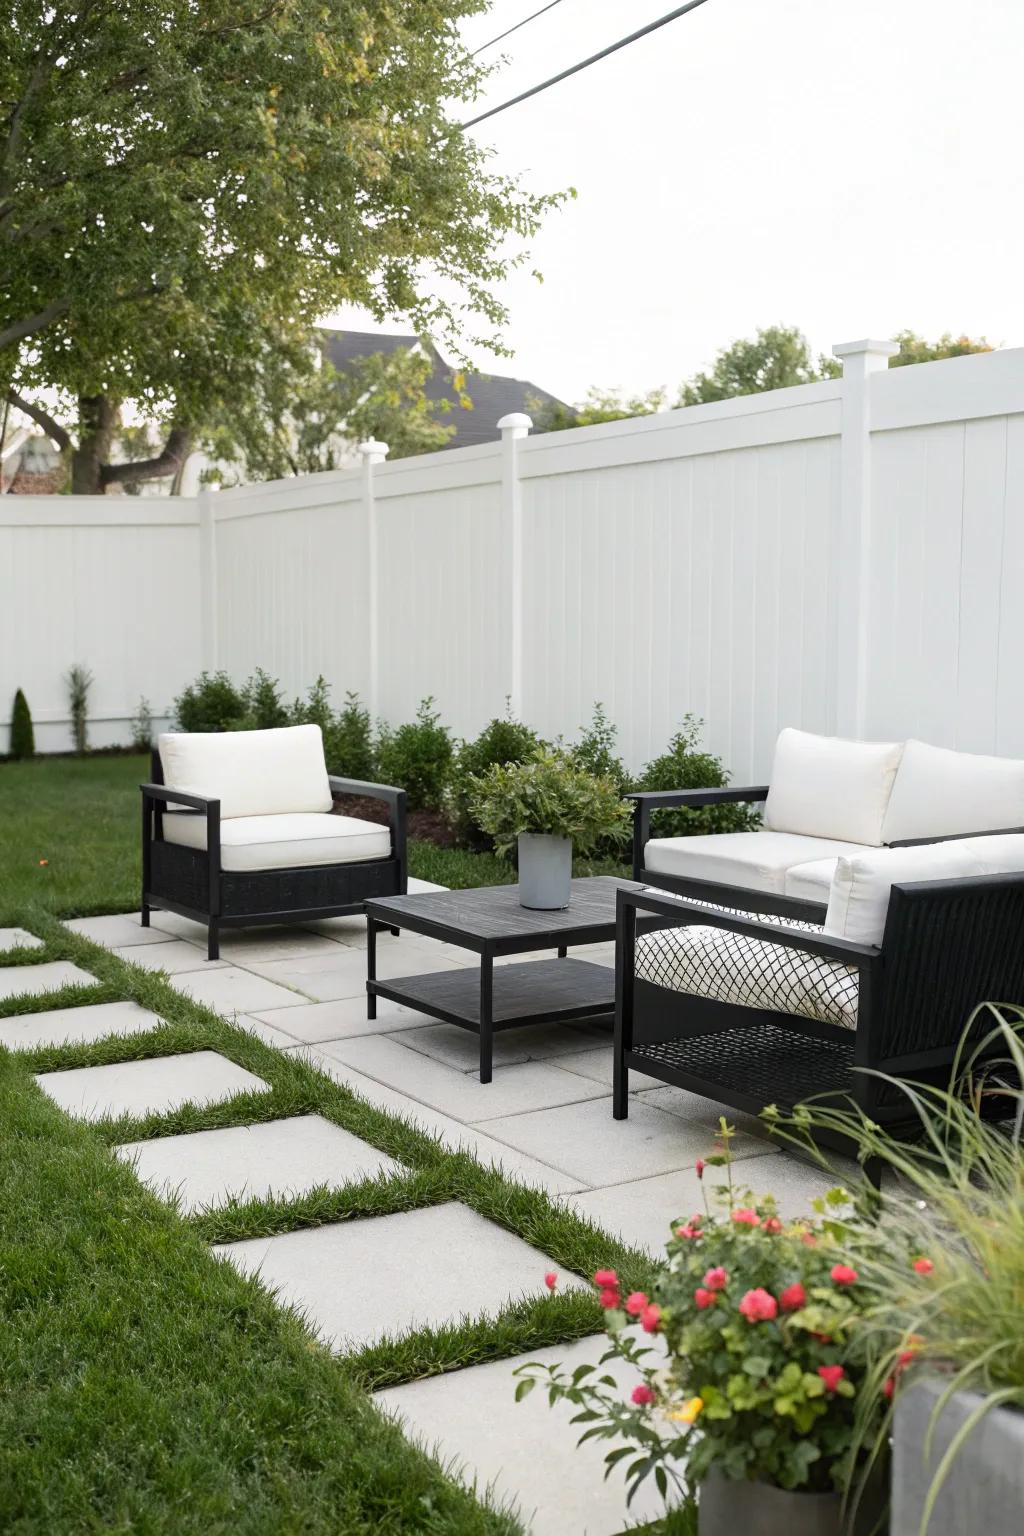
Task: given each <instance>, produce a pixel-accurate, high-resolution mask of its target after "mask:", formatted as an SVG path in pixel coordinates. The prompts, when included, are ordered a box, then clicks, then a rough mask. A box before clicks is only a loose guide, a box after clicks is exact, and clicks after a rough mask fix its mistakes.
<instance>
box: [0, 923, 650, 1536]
mask: <svg viewBox="0 0 1024 1536" xmlns="http://www.w3.org/2000/svg"><path fill="white" fill-rule="evenodd" d="M18 920H19V924H20V926H22V927H25V928H29V929H30V930H32V931H35V932H37V933H38V934H39V935H40V936H41V937H42V938H43V939H44V940H45V948H43V949H40V950H32V951H28V952H26V951H20V952H17V953H18V960H19V961H20V960H21V956H22V955H25V956H26V957H27V955H29V954H30V955H31V960H32V963H40V962H42V961H46V960H56V959H66V960H72V961H74V962H76V963H77V964H79V965H80V966H82V968H83V969H86V970H88V971H90V972H91V973H92V974H94V975H96V976H97V978H98V979H99V981H100V983H101V985H100V986H99V987H84V986H74V987H68V988H65V989H63V990H61V991H59V992H52V993H48V994H45V995H44V996H42V997H40V996H22V997H15V998H8V999H4V1000H3V1001H2V1002H0V1016H6V1017H11V1016H17V1015H22V1014H30V1013H35V1012H39V1011H42V1010H48V1009H55V1008H61V1007H67V1006H78V1005H81V1004H84V1003H92V1002H109V1001H120V1000H130V1001H134V1002H136V1003H138V1004H139V1005H140V1006H142V1007H144V1008H147V1009H149V1010H150V1011H152V1012H153V1013H155V1014H158V1015H159V1016H160V1018H161V1019H162V1020H163V1021H164V1022H163V1023H162V1024H161V1025H160V1026H159V1027H158V1028H155V1029H153V1030H151V1031H148V1032H147V1033H145V1034H141V1035H126V1036H108V1037H107V1038H105V1039H103V1040H101V1041H98V1042H96V1043H94V1044H85V1045H77V1044H76V1045H68V1046H63V1047H60V1048H53V1047H42V1048H38V1049H34V1050H19V1051H17V1052H13V1053H12V1052H8V1051H5V1050H0V1103H2V1105H3V1109H2V1124H3V1127H4V1139H5V1143H6V1144H7V1145H9V1146H10V1147H11V1148H12V1155H11V1156H10V1157H9V1158H8V1159H5V1162H6V1168H5V1171H4V1173H3V1178H2V1186H0V1231H2V1233H3V1237H2V1239H0V1244H2V1247H3V1248H4V1249H5V1250H6V1254H5V1258H4V1263H3V1271H2V1275H0V1295H2V1296H3V1305H4V1310H5V1313H6V1318H7V1321H6V1327H5V1329H4V1336H3V1340H2V1343H0V1360H3V1362H4V1364H3V1378H4V1379H3V1382H0V1467H2V1468H3V1473H2V1475H0V1528H2V1529H4V1530H5V1531H6V1530H10V1531H12V1532H21V1531H24V1532H29V1531H31V1532H34V1531H36V1530H43V1529H46V1530H47V1531H58V1530H70V1529H72V1528H74V1529H79V1528H80V1529H82V1530H84V1531H92V1530H97V1531H98V1530H103V1531H118V1532H120V1531H125V1532H128V1531H132V1532H135V1531H161V1532H163V1531H174V1532H178V1531H181V1532H186V1533H187V1532H191V1531H193V1530H195V1531H199V1530H202V1531H204V1532H207V1531H211V1530H225V1531H226V1530H229V1529H230V1530H231V1531H232V1532H243V1533H248V1532H260V1533H263V1532H267V1533H270V1532H275V1533H276V1532H280V1531H292V1530H294V1531H299V1530H301V1531H302V1532H304V1533H305V1532H310V1533H319V1532H320V1531H325V1532H326V1531H328V1530H330V1531H331V1532H334V1533H338V1532H344V1533H347V1532H349V1531H357V1530H359V1531H364V1530H370V1529H372V1530H374V1531H381V1532H388V1531H405V1530H416V1531H425V1532H435V1531H436V1532H447V1531H458V1532H463V1531H464V1532H467V1533H472V1532H477V1531H480V1532H488V1533H491V1532H495V1533H497V1532H502V1533H505V1532H509V1533H511V1532H513V1531H517V1530H519V1529H520V1527H519V1525H518V1523H517V1522H516V1521H515V1520H514V1519H513V1518H512V1517H511V1516H510V1515H509V1514H508V1513H507V1512H503V1511H499V1510H494V1509H492V1508H489V1507H486V1506H484V1505H478V1504H477V1503H475V1501H473V1500H471V1499H470V1498H469V1496H468V1495H466V1494H465V1493H463V1492H462V1490H461V1489H459V1488H457V1487H455V1486H454V1485H453V1484H452V1483H450V1482H449V1481H448V1480H447V1479H445V1478H444V1477H443V1476H442V1475H441V1473H440V1472H438V1470H437V1469H436V1467H435V1466H434V1464H433V1463H432V1462H430V1461H429V1460H428V1459H427V1458H425V1457H424V1456H422V1455H421V1454H420V1453H419V1452H418V1451H416V1450H415V1449H414V1448H413V1447H411V1446H409V1445H408V1444H407V1443H406V1442H405V1441H404V1440H403V1439H402V1437H401V1436H400V1435H399V1434H398V1432H397V1431H396V1430H395V1429H394V1428H393V1427H392V1426H390V1425H389V1424H387V1423H385V1422H384V1421H383V1420H382V1419H381V1418H380V1417H379V1416H378V1415H376V1414H375V1413H374V1412H373V1410H372V1408H371V1406H370V1404H369V1402H368V1400H367V1398H366V1395H365V1394H366V1392H367V1391H369V1390H377V1389H380V1388H382V1387H385V1386H395V1385H398V1384H400V1383H402V1382H407V1381H413V1380H418V1379H421V1378H423V1377H426V1376H431V1375H436V1374H438V1373H440V1372H444V1371H450V1370H455V1369H459V1368H462V1367H465V1366H470V1365H474V1364H479V1363H482V1362H484V1361H489V1360H499V1359H505V1358H509V1357H512V1356H515V1355H520V1354H524V1353H529V1352H531V1351H534V1350H539V1349H542V1348H546V1347H548V1346H550V1345H554V1344H558V1343H568V1342H569V1341H571V1340H574V1339H578V1338H581V1337H584V1336H586V1335H589V1334H593V1333H596V1332H597V1331H599V1329H600V1326H601V1313H600V1309H599V1308H598V1305H597V1302H596V1300H595V1298H594V1296H593V1294H592V1292H590V1291H589V1290H588V1291H581V1292H573V1291H571V1290H567V1291H565V1292H563V1293H561V1294H559V1295H557V1296H554V1297H539V1298H527V1299H524V1300H522V1301H519V1302H515V1303H513V1304H510V1305H509V1306H507V1307H505V1308H503V1309H502V1310H501V1311H500V1312H498V1313H496V1314H494V1315H493V1316H477V1317H474V1318H467V1319H463V1320H461V1321H459V1322H458V1323H453V1324H451V1325H449V1326H446V1327H443V1328H425V1329H419V1330H416V1331H414V1332H412V1333H409V1334H407V1335H404V1336H401V1337H395V1338H392V1337H386V1338H383V1339H382V1340H381V1341H379V1342H378V1343H375V1344H373V1345H371V1346H369V1347H367V1348H364V1349H363V1350H361V1351H359V1352H358V1353H356V1354H353V1355H350V1356H347V1357H339V1356H335V1355H332V1354H331V1353H330V1352H329V1351H328V1350H327V1349H326V1348H325V1347H324V1346H323V1345H321V1344H320V1343H319V1342H317V1341H316V1340H315V1338H314V1337H313V1336H312V1335H311V1334H310V1332H309V1330H308V1329H307V1328H306V1327H305V1325H304V1324H303V1323H302V1321H301V1319H300V1318H299V1317H298V1315H297V1314H296V1313H294V1312H291V1311H289V1309H287V1308H282V1307H280V1306H278V1305H277V1304H276V1303H275V1302H273V1301H272V1300H271V1298H270V1297H269V1295H268V1293H267V1291H266V1290H265V1289H264V1288H263V1286H262V1285H261V1284H260V1282H259V1281H258V1280H256V1279H247V1278H243V1277H242V1276H241V1275H239V1274H237V1273H236V1272H235V1271H234V1270H233V1269H232V1268H231V1267H230V1266H228V1265H227V1264H223V1263H218V1262H217V1261H216V1260H215V1259H214V1258H213V1256H212V1255H211V1254H210V1253H209V1250H208V1246H207V1245H208V1244H210V1243H214V1242H217V1243H221V1242H235V1241H239V1240H242V1239H245V1238H251V1237H261V1236H268V1235H273V1234H278V1233H283V1232H289V1231H296V1230H298V1229H300V1228H304V1227H305V1228H309V1227H316V1226H322V1225H325V1224H327V1223H333V1222H338V1221H355V1220H362V1219H366V1218H370V1217H374V1216H382V1215H388V1214H392V1213H394V1212H398V1211H407V1210H413V1209H420V1208H423V1207H426V1206H431V1205H436V1204H440V1203H442V1202H444V1201H453V1200H454V1201H460V1202H462V1203H463V1204H465V1205H467V1206H469V1207H471V1208H472V1209H473V1210H475V1211H477V1212H478V1213H479V1214H480V1215H482V1216H484V1217H486V1218H487V1219H488V1220H490V1221H493V1222H496V1223H497V1224H498V1225H500V1226H502V1227H505V1228H506V1229H507V1230H508V1231H510V1232H513V1233H515V1234H516V1235H517V1236H519V1237H521V1238H522V1239H523V1240H524V1241H526V1242H528V1243H529V1244H531V1245H532V1246H533V1247H535V1248H537V1249H538V1250H541V1251H542V1252H544V1253H546V1254H548V1255H550V1257H551V1259H552V1260H553V1261H554V1262H555V1263H556V1264H557V1265H558V1266H559V1267H560V1268H562V1269H564V1270H568V1271H573V1272H574V1273H576V1274H578V1275H582V1276H589V1275H590V1274H592V1273H593V1271H594V1270H595V1269H596V1268H599V1267H601V1266H602V1265H606V1264H612V1265H614V1266H615V1267H616V1268H617V1269H618V1270H619V1272H620V1274H621V1276H622V1279H623V1283H624V1284H625V1285H626V1286H627V1287H629V1288H640V1287H642V1286H643V1285H645V1284H646V1283H647V1281H648V1279H649V1276H650V1268H651V1264H650V1260H649V1259H648V1258H647V1256H646V1255H643V1254H641V1253H639V1252H637V1251H636V1250H632V1249H629V1248H626V1247H624V1246H623V1245H622V1244H620V1243H618V1242H616V1241H613V1240H612V1239H611V1238H609V1237H607V1236H606V1235H605V1234H603V1233H601V1232H600V1230H599V1229H597V1228H596V1227H594V1226H593V1225H592V1224H591V1223H589V1222H588V1221H586V1220H584V1219H582V1218H580V1217H579V1216H577V1215H575V1214H574V1213H572V1212H571V1211H569V1210H568V1209H566V1208H564V1207H562V1206H561V1205H559V1204H558V1203H557V1202H555V1201H553V1200H552V1199H550V1198H549V1197H548V1196H547V1195H546V1194H545V1193H544V1192H543V1191H540V1190H536V1189H532V1188H527V1187H525V1186H524V1185H521V1184H519V1183H517V1182H516V1181H515V1180H514V1179H511V1178H509V1177H507V1176H505V1175H504V1174H502V1173H500V1172H499V1171H497V1170H496V1169H494V1168H490V1167H485V1166H483V1165H482V1164H481V1163H479V1162H478V1161H477V1160H476V1159H475V1158H474V1157H473V1156H471V1155H470V1154H469V1153H465V1152H450V1151H448V1150H447V1149H446V1148H444V1147H443V1146H442V1145H441V1144H440V1143H439V1141H438V1140H437V1139H435V1138H434V1137H433V1136H432V1135H430V1134H428V1133H427V1132H425V1131H422V1130H419V1129H418V1128H416V1127H415V1126H414V1125H412V1124H410V1123H409V1122H407V1121H405V1120H403V1119H402V1118H401V1117H399V1116H396V1115H392V1114H389V1113H386V1112H384V1111H382V1110H378V1109H376V1108H374V1107H373V1106H372V1105H370V1104H367V1103H366V1102H364V1101H362V1100H360V1099H359V1098H358V1097H357V1096H356V1095H355V1094H353V1093H352V1092H351V1091H350V1090H349V1089H347V1088H345V1087H343V1086H342V1085H340V1084H338V1083H336V1082H334V1081H333V1079H331V1078H329V1077H328V1076H326V1075H325V1074H324V1073H322V1072H320V1071H319V1070H318V1069H317V1068H316V1067H314V1066H312V1065H311V1064H310V1063H309V1062H307V1061H305V1060H303V1059H301V1057H300V1056H299V1055H298V1054H297V1053H291V1054H289V1055H284V1054H283V1053H282V1052H280V1051H279V1050H277V1049H276V1048H275V1047H273V1046H270V1045H267V1044H265V1043H264V1042H263V1041H262V1040H260V1039H258V1038H257V1037H256V1036H254V1035H251V1034H248V1033H247V1032H245V1031H244V1030H243V1029H241V1028H236V1027H235V1026H233V1025H232V1024H230V1023H228V1022H227V1021H226V1020H224V1019H222V1018H221V1017H220V1016H219V1015H218V1014H216V1013H214V1012H212V1011H211V1010H210V1009H208V1008H206V1007H204V1006H203V1005H201V1004H199V1003H196V1002H194V1001H193V1000H192V999H191V998H188V997H185V996H183V995H182V994H181V993H179V992H177V991H175V990H174V989H173V988H172V987H170V986H169V985H168V984H167V982H166V981H165V980H164V979H163V978H162V977H161V976H160V975H158V974H154V973H153V972H151V971H148V970H144V969H142V968H141V967H138V966H133V965H128V964H126V963H125V962H123V961H121V960H119V959H118V958H117V957H116V956H115V955H112V954H110V953H109V952H108V951H106V950H105V949H102V948H101V947H100V946H98V945H95V944H92V943H91V942H89V941H88V940H86V939H84V938H82V937H81V936H79V935H77V934H75V933H72V932H70V931H69V930H67V929H65V928H63V927H62V926H61V925H60V924H59V923H57V922H56V921H54V920H53V919H51V918H49V917H46V916H43V915H41V914H40V913H39V912H38V911H36V912H29V913H22V914H20V915H19V919H18ZM2 958H3V960H7V959H8V958H9V957H8V956H4V957H2ZM195 1050H215V1051H218V1052H219V1053H220V1054H221V1055H223V1056H225V1057H227V1058H228V1059H229V1060H231V1061H233V1062H235V1063H236V1064H237V1065H239V1066H241V1067H244V1068H246V1069H248V1070H249V1071H250V1072H253V1073H255V1074H257V1075H258V1076H259V1077H261V1078H262V1079H263V1080H264V1081H266V1082H267V1083H268V1084H269V1091H267V1092H250V1093H243V1094H237V1095H235V1096H234V1097H233V1098H231V1099H228V1100H226V1101H224V1102H222V1103H219V1104H214V1105H210V1106H207V1107H203V1108H199V1107H196V1106H194V1105H185V1106H182V1107H180V1108H178V1109H176V1110H174V1111H173V1112H171V1113H169V1114H162V1115H161V1114H158V1115H148V1116H146V1117H144V1118H141V1119H140V1118H132V1117H128V1116H125V1117H122V1118H120V1119H117V1120H103V1121H97V1122H93V1123H88V1124H82V1123H76V1122H72V1121H71V1120H69V1119H68V1118H67V1117H66V1116H65V1115H64V1114H63V1113H62V1112H61V1111H59V1110H58V1109H57V1108H56V1106H53V1105H51V1104H50V1103H49V1101H47V1100H46V1098H45V1096H44V1095H43V1094H42V1092H41V1090H40V1089H39V1088H38V1087H37V1085H36V1084H35V1083H34V1082H33V1081H32V1077H31V1074H32V1073H34V1072H46V1071H56V1070H61V1069H64V1068H70V1067H83V1066H96V1065H105V1064H108V1063H112V1062H123V1061H136V1060H142V1059H144V1058H147V1057H152V1056H166V1055H173V1054H177V1053H180V1052H186V1051H195ZM300 1114H319V1115H322V1116H323V1117H324V1118H325V1119H328V1120H331V1121H333V1122H334V1123H335V1124H337V1125H340V1126H342V1127H343V1128H344V1129H345V1130H347V1131H349V1132H351V1133H352V1134H353V1135H355V1136H358V1137H360V1138H361V1139H362V1140H363V1141H366V1142H368V1143H369V1144H370V1145H372V1146H374V1147H377V1148H378V1149H379V1150H380V1151H382V1152H384V1153H386V1154H387V1155H389V1156H390V1157H392V1158H394V1159H395V1160H396V1161H398V1162H400V1163H401V1164H402V1165H403V1167H404V1168H405V1169H407V1170H408V1171H407V1172H405V1173H399V1174H393V1175H391V1176H380V1177H377V1178H368V1179H364V1180H362V1181H358V1182H355V1183H353V1184H351V1185H349V1186H347V1187H345V1188H343V1189H340V1190H334V1189H327V1188H323V1189H317V1190H313V1191H311V1192H309V1193H307V1194H305V1195H301V1196H298V1197H296V1198H295V1199H290V1200H259V1199H258V1200H253V1201H250V1202H248V1203H245V1204H239V1205H234V1206H230V1207H228V1208H226V1209H223V1210H215V1211H209V1212H201V1213H198V1214H195V1215H191V1216H183V1215H181V1214H180V1213H178V1212H177V1211H176V1210H175V1209H174V1208H173V1207H172V1206H170V1205H167V1204H166V1203H164V1202H162V1201H160V1200H159V1199H157V1197H156V1196H155V1195H153V1194H152V1193H150V1192H149V1191H148V1190H147V1189H145V1188H144V1187H143V1186H142V1185H141V1184H140V1183H139V1182H138V1180H137V1179H136V1177H135V1175H134V1173H133V1171H132V1170H131V1169H130V1167H128V1165H126V1164H123V1163H121V1162H119V1161H118V1160H117V1159H114V1158H112V1157H110V1155H109V1150H108V1149H109V1148H110V1147H111V1146H113V1145H115V1144H117V1143H120V1142H125V1141H139V1140H146V1139H150V1138H154V1137H160V1136H168V1135H176V1134H181V1133H183V1132H188V1131H199V1130H210V1129H215V1128H219V1127H223V1126H232V1125H247V1124H253V1123H255V1122H258V1121H265V1120H272V1119H283V1118H287V1117H290V1116H294V1115H300ZM538 1267H539V1256H538ZM509 1390H510V1393H511V1391H512V1382H511V1378H510V1384H509ZM5 1516H6V1518H5Z"/></svg>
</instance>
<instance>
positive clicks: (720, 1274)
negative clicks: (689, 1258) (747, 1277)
mask: <svg viewBox="0 0 1024 1536" xmlns="http://www.w3.org/2000/svg"><path fill="white" fill-rule="evenodd" d="M704 1284H705V1285H706V1286H707V1288H708V1290H709V1291H724V1290H725V1288H726V1286H727V1285H728V1284H729V1276H728V1274H727V1273H726V1271H725V1270H724V1269H723V1268H722V1266H721V1264H719V1265H718V1267H717V1269H709V1270H708V1272H707V1274H706V1275H705V1276H704Z"/></svg>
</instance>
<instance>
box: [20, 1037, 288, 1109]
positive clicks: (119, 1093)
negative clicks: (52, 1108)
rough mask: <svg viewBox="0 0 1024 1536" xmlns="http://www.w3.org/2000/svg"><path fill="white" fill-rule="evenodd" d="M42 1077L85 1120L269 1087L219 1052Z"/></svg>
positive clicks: (59, 1100)
mask: <svg viewBox="0 0 1024 1536" xmlns="http://www.w3.org/2000/svg"><path fill="white" fill-rule="evenodd" d="M36 1082H37V1083H38V1084H39V1086H40V1088H42V1090H43V1092H44V1093H46V1094H48V1095H49V1096H50V1098H51V1099H53V1101H54V1103H55V1104H58V1105H59V1106H60V1108H61V1109H63V1110H64V1111H65V1113H66V1114H69V1115H73V1116H74V1117H75V1118H76V1119H79V1120H101V1119H103V1117H104V1116H105V1115H110V1116H111V1117H116V1116H118V1115H147V1114H157V1113H166V1112H167V1111H168V1110H172V1109H177V1108H178V1107H179V1106H180V1105H182V1104H195V1105H200V1106H201V1105H206V1104H216V1103H218V1102H219V1101H220V1100H221V1099H229V1098H231V1097H233V1095H234V1094H236V1093H247V1092H248V1093H251V1092H259V1091H260V1090H262V1089H266V1088H267V1084H266V1083H265V1082H264V1081H263V1079H262V1078H260V1077H255V1076H254V1075H253V1073H252V1072H246V1071H245V1069H244V1068H243V1067H238V1066H236V1065H235V1063H234V1062H233V1061H229V1060H228V1058H227V1057H226V1056H221V1055H220V1053H219V1052H218V1051H186V1052H185V1053H184V1054H182V1055H180V1056H155V1057H152V1058H151V1059H150V1060H148V1061H122V1062H117V1063H116V1064H115V1065H112V1066H106V1067H74V1068H72V1069H70V1070H69V1071H65V1072H38V1073H37V1074H36Z"/></svg>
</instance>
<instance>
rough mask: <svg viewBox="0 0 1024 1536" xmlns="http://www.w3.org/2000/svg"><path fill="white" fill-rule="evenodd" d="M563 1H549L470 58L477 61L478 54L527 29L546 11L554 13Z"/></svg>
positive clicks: (474, 51) (475, 50) (480, 48)
mask: <svg viewBox="0 0 1024 1536" xmlns="http://www.w3.org/2000/svg"><path fill="white" fill-rule="evenodd" d="M561 3H562V0H548V3H547V5H542V6H541V8H540V10H539V11H534V13H533V15H532V16H524V17H523V19H522V21H517V22H516V24H515V26H514V27H507V28H506V29H505V31H504V32H499V33H498V35H497V37H492V38H491V40H490V42H487V43H481V44H480V47H479V48H474V49H473V52H472V53H471V54H470V58H473V59H475V58H476V56H477V54H478V53H483V52H484V50H485V49H486V48H493V47H494V45H495V43H500V42H501V40H502V38H505V37H511V36H512V33H513V32H518V31H519V28H520V27H525V26H526V24H527V22H529V21H536V20H537V17H538V16H543V15H544V12H545V11H553V10H554V8H555V6H556V5H561Z"/></svg>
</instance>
